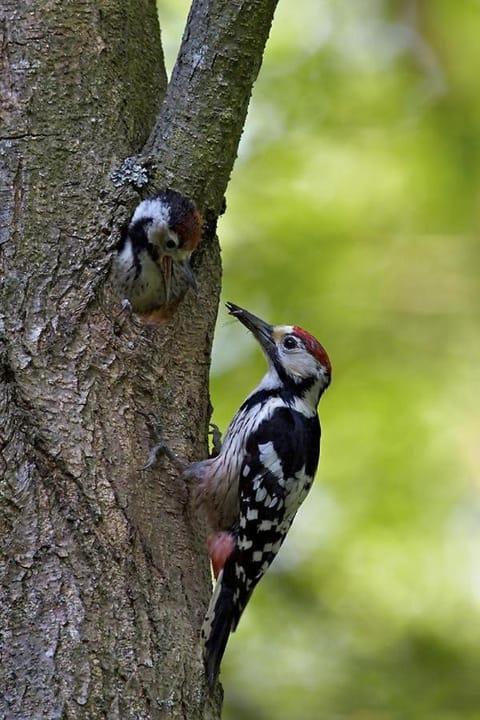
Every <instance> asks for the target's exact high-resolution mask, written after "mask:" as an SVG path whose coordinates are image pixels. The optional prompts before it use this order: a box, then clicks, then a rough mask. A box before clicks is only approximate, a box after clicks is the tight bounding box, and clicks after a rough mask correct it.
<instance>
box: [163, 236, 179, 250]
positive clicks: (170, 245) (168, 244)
mask: <svg viewBox="0 0 480 720" xmlns="http://www.w3.org/2000/svg"><path fill="white" fill-rule="evenodd" d="M165 247H166V248H168V249H169V250H175V248H177V247H178V242H177V241H176V240H175V239H174V238H173V237H169V238H168V239H167V242H166V243H165Z"/></svg>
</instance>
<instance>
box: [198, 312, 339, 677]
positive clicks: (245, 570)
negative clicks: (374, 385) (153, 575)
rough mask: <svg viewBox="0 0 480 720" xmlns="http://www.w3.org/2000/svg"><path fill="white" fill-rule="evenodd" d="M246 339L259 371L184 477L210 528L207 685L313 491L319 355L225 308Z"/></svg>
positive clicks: (303, 337)
mask: <svg viewBox="0 0 480 720" xmlns="http://www.w3.org/2000/svg"><path fill="white" fill-rule="evenodd" d="M227 308H228V310H229V312H230V314H231V315H234V316H235V317H236V318H237V319H238V320H239V321H240V322H241V323H242V324H243V325H245V327H247V328H248V329H249V330H250V332H251V333H252V334H253V336H254V337H255V339H256V340H257V341H258V343H259V344H260V346H261V348H262V350H263V352H264V353H265V355H266V357H267V361H268V371H267V373H266V375H265V376H264V378H263V379H262V381H261V382H260V384H259V385H258V387H257V388H256V389H255V390H254V391H253V392H252V393H250V395H249V396H248V397H247V399H246V400H245V402H244V403H243V404H242V406H241V407H240V409H239V410H238V412H237V414H236V415H235V417H234V418H233V420H232V422H231V423H230V425H229V427H228V430H227V432H226V434H225V437H224V441H223V444H222V447H221V449H220V452H219V454H218V455H217V456H216V457H215V458H211V459H209V460H204V461H201V462H197V463H193V464H192V465H190V466H189V467H188V468H187V470H186V471H185V472H184V477H185V478H186V479H190V480H194V481H196V492H197V497H198V501H199V502H200V503H202V504H203V505H204V507H205V509H206V513H207V519H208V523H209V526H210V535H209V538H208V542H207V544H208V550H209V554H210V558H211V561H212V566H213V571H214V575H215V577H216V578H217V582H216V586H215V590H214V593H213V596H212V599H211V602H210V606H209V608H208V611H207V614H206V617H205V621H204V624H203V628H202V638H203V641H204V644H205V645H204V658H205V667H206V673H207V680H208V683H209V684H210V686H212V685H213V684H214V682H215V680H216V677H217V675H218V672H219V669H220V663H221V660H222V657H223V654H224V652H225V648H226V645H227V641H228V638H229V635H230V633H231V632H232V631H233V630H235V628H236V627H237V625H238V621H239V620H240V616H241V614H242V612H243V610H244V609H245V606H246V604H247V602H248V600H249V598H250V596H251V594H252V592H253V590H254V588H255V586H256V584H257V583H258V581H259V580H260V579H261V577H262V576H263V574H264V573H265V571H266V570H267V569H268V567H269V566H270V563H271V562H272V560H273V559H274V557H275V555H276V554H277V552H278V550H279V549H280V546H281V544H282V543H283V541H284V539H285V537H286V535H287V532H288V530H289V529H290V526H291V524H292V521H293V519H294V517H295V514H296V512H297V510H298V508H299V507H300V505H301V504H302V502H303V501H304V499H305V497H306V495H307V493H308V491H309V490H310V487H311V485H312V482H313V479H314V476H315V472H316V469H317V465H318V459H319V453H320V423H319V420H318V415H317V405H318V402H319V400H320V397H321V395H322V393H323V391H324V390H325V389H326V388H327V387H328V385H329V384H330V378H331V365H330V360H329V358H328V355H327V353H326V352H325V350H324V348H323V347H322V346H321V345H320V343H319V342H318V341H317V340H316V339H315V338H314V337H313V336H312V335H310V334H309V333H308V332H306V331H305V330H302V329H301V328H299V327H297V326H292V325H278V326H272V325H269V324H268V323H266V322H264V321H263V320H261V319H260V318H258V317H256V316H255V315H252V314H251V313H250V312H248V311H247V310H244V309H242V308H241V307H238V305H234V304H233V303H227Z"/></svg>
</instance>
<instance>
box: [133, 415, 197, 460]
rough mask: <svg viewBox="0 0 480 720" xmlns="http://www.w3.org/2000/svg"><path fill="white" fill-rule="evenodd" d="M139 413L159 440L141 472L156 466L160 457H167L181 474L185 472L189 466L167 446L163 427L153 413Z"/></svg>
mask: <svg viewBox="0 0 480 720" xmlns="http://www.w3.org/2000/svg"><path fill="white" fill-rule="evenodd" d="M137 412H138V413H139V415H143V417H144V418H146V419H147V421H148V423H149V425H150V427H151V429H152V431H153V433H154V435H155V438H156V440H157V444H156V445H154V447H153V448H152V449H151V450H150V452H149V454H148V458H147V462H146V463H145V465H143V467H141V468H140V470H149V469H150V468H151V467H153V466H154V465H155V464H156V462H157V460H158V457H159V455H165V457H167V458H168V459H169V460H170V462H171V463H172V465H173V466H174V467H175V468H176V469H177V470H178V471H179V472H183V471H184V470H185V468H186V467H187V464H186V463H184V462H182V461H181V460H180V458H178V457H177V456H176V455H175V453H174V452H173V450H171V449H170V448H169V447H168V445H167V444H166V442H165V440H164V439H163V433H162V426H161V425H160V423H159V421H158V418H157V417H156V416H155V415H154V414H153V413H146V412H144V411H143V410H137Z"/></svg>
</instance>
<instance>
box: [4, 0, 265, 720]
mask: <svg viewBox="0 0 480 720" xmlns="http://www.w3.org/2000/svg"><path fill="white" fill-rule="evenodd" d="M275 4H276V0H196V1H195V2H194V3H193V7H192V10H191V13H190V16H189V19H188V23H187V27H186V30H185V34H184V38H183V42H182V48H181V51H180V55H179V58H178V61H177V64H176V67H175V70H174V73H173V76H172V80H171V82H170V85H169V86H168V89H167V91H166V95H165V101H164V102H163V104H162V99H163V96H164V93H165V90H166V75H165V70H164V66H163V58H162V49H161V44H160V35H159V29H158V22H157V18H156V11H155V5H154V3H153V0H135V1H134V0H75V2H65V1H64V0H3V2H2V7H1V10H0V31H1V44H0V59H1V64H2V65H1V66H2V75H1V78H0V85H1V88H2V99H1V112H2V125H1V131H0V141H1V145H0V266H1V290H0V292H1V295H0V299H1V305H0V332H1V335H0V443H1V444H0V463H1V479H0V538H1V539H0V542H1V555H0V654H1V658H0V718H8V719H10V718H11V719H20V718H21V719H22V720H26V719H27V718H28V719H29V720H30V719H32V718H89V719H93V718H95V719H96V718H121V719H122V720H125V719H129V718H136V719H140V718H161V717H170V718H217V717H219V714H220V705H221V692H220V690H218V689H217V691H216V692H215V693H214V694H210V693H208V691H207V689H206V686H205V680H204V675H203V668H202V663H201V659H200V652H199V647H198V645H199V628H200V625H201V622H202V617H203V613H204V611H205V608H206V604H207V601H208V597H209V594H210V575H209V567H208V562H207V557H206V552H205V546H204V536H203V527H202V523H201V520H199V519H197V518H196V517H193V516H192V513H191V512H190V510H189V503H188V491H187V489H186V488H185V487H183V486H182V485H181V483H179V480H178V477H177V475H176V473H175V472H174V470H173V469H172V468H171V467H170V466H169V465H168V463H167V462H164V461H160V462H159V463H158V466H157V467H156V468H155V470H153V471H148V472H144V473H142V472H141V471H140V470H139V467H140V466H141V465H142V464H143V462H144V461H145V458H146V457H147V454H148V449H149V446H150V445H151V443H152V442H153V438H152V437H151V433H150V431H149V428H148V426H147V424H146V422H145V418H144V417H143V416H142V415H140V414H138V413H137V412H136V411H137V410H138V409H143V410H146V411H153V412H155V413H157V414H158V416H159V418H160V420H161V422H162V425H163V428H164V430H165V435H166V437H167V439H168V441H169V442H170V444H171V445H172V446H173V447H174V448H175V449H176V451H177V452H178V453H179V455H182V456H185V457H188V458H192V459H193V458H199V457H204V456H205V453H206V449H207V442H206V433H207V424H208V420H209V413H210V407H209V396H208V371H209V359H210V348H211V340H212V335H213V328H214V322H215V317H216V311H217V303H218V295H219V287H220V259H219V247H218V243H217V241H216V239H215V238H214V236H213V233H210V234H209V233H207V237H206V238H205V240H204V242H203V243H202V245H201V246H200V249H199V250H198V252H197V257H196V258H195V261H194V266H195V270H196V274H197V278H198V286H199V289H198V294H197V295H196V296H194V295H193V294H189V295H188V296H187V298H186V299H185V301H184V303H183V304H182V305H181V306H180V308H179V311H178V314H177V315H176V316H175V317H174V319H173V321H172V322H171V323H170V324H169V325H167V326H165V327H161V328H152V327H143V328H140V327H138V326H137V325H135V324H134V323H132V322H131V321H130V320H129V319H124V318H121V319H120V320H117V319H116V318H115V313H116V312H117V310H118V304H117V299H116V298H114V297H112V294H111V292H110V291H109V289H108V283H107V276H108V271H109V263H110V253H109V250H111V248H112V246H113V244H114V242H115V240H116V237H117V231H118V225H119V223H120V222H121V221H123V220H125V218H126V216H127V215H128V213H129V212H130V211H131V209H132V207H133V204H134V202H135V198H134V197H133V193H132V191H126V190H124V189H121V190H115V189H114V188H113V187H112V185H111V184H110V183H109V182H108V175H109V172H110V171H111V170H113V169H114V168H115V167H117V166H118V165H119V164H120V163H121V161H122V160H123V159H124V158H125V157H126V156H128V155H131V154H132V153H137V152H139V151H142V144H143V143H145V140H146V138H147V137H148V136H149V135H150V138H149V140H148V141H147V143H146V145H145V146H144V148H143V152H144V153H148V154H150V155H153V157H154V158H155V160H156V161H157V164H158V167H159V176H158V178H157V180H158V181H159V182H161V183H162V184H169V185H171V186H173V187H175V188H177V189H178V190H180V191H183V192H185V193H186V194H188V195H190V196H191V197H193V198H194V199H195V200H196V201H197V203H198V205H199V206H200V207H201V208H203V209H208V210H209V215H210V216H214V215H215V214H216V213H218V210H219V208H220V207H221V203H222V198H223V194H224V192H225V188H226V185H227V182H228V178H229V175H230V172H231V168H232V166H233V162H234V159H235V154H236V149H237V145H238V140H239V137H240V134H241V130H242V126H243V123H244V120H245V115H246V111H247V106H248V101H249V97H250V92H251V87H252V84H253V82H254V80H255V77H256V75H257V73H258V70H259V67H260V63H261V57H262V53H263V48H264V45H265V42H266V39H267V36H268V32H269V28H270V24H271V20H272V17H273V12H274V8H275ZM152 128H153V130H152Z"/></svg>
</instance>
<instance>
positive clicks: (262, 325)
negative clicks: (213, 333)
mask: <svg viewBox="0 0 480 720" xmlns="http://www.w3.org/2000/svg"><path fill="white" fill-rule="evenodd" d="M226 307H227V310H228V312H229V313H230V315H233V316H234V317H236V318H237V320H240V322H241V323H242V325H245V327H246V328H247V329H248V330H250V332H251V333H252V335H253V336H254V337H255V338H256V340H257V341H258V342H259V344H260V346H261V347H262V349H263V350H264V352H265V353H266V354H267V355H268V356H269V357H272V355H273V352H274V350H275V341H274V339H273V326H272V325H269V324H268V323H266V322H265V321H264V320H261V318H259V317H257V316H256V315H253V314H252V313H250V312H248V310H244V309H243V308H241V307H239V306H238V305H234V304H233V303H231V302H227V303H226Z"/></svg>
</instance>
